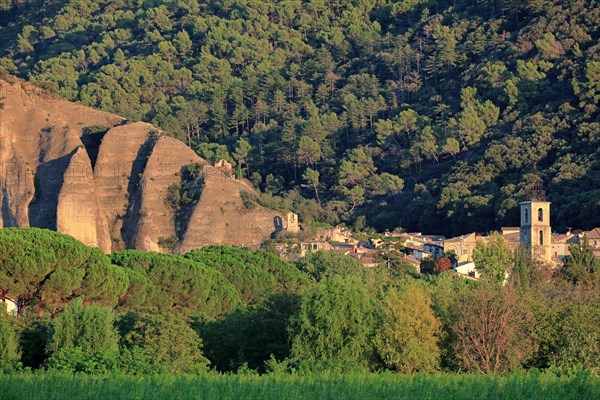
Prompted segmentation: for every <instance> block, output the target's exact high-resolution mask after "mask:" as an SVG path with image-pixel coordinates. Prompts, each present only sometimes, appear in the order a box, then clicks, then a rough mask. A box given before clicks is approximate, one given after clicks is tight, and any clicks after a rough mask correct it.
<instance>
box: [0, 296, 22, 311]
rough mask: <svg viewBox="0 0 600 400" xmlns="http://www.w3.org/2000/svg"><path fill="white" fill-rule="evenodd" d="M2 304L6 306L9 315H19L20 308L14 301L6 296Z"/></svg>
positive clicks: (2, 299)
mask: <svg viewBox="0 0 600 400" xmlns="http://www.w3.org/2000/svg"><path fill="white" fill-rule="evenodd" d="M0 303H1V304H2V306H4V309H5V310H6V313H7V314H8V315H17V311H18V307H17V303H16V302H15V301H14V300H13V299H11V298H10V297H8V296H6V295H5V296H2V298H0Z"/></svg>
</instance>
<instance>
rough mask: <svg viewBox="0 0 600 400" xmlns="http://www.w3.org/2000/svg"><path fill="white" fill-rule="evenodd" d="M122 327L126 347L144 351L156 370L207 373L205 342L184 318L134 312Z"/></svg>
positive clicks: (176, 315)
mask: <svg viewBox="0 0 600 400" xmlns="http://www.w3.org/2000/svg"><path fill="white" fill-rule="evenodd" d="M118 324H119V330H120V331H121V337H122V345H123V346H125V347H126V348H129V349H135V348H140V349H143V352H144V354H145V355H146V356H147V357H149V359H150V360H151V363H152V365H153V366H154V367H155V368H157V369H159V370H160V369H164V370H166V371H168V372H172V373H182V372H190V373H198V372H201V371H204V370H206V369H207V366H208V360H207V359H206V358H205V357H204V355H203V354H202V347H203V344H202V339H200V337H199V336H198V334H197V333H196V332H195V331H194V330H193V329H192V328H191V327H190V325H189V323H188V321H187V319H186V318H185V317H184V316H182V315H179V314H177V313H165V314H163V313H134V312H130V313H127V314H125V315H124V316H123V317H122V318H121V319H120V320H119V323H118Z"/></svg>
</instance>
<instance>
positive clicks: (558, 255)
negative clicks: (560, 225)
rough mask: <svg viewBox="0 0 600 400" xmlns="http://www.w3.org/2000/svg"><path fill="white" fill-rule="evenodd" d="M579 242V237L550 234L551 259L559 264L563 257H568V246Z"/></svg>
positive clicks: (565, 234)
mask: <svg viewBox="0 0 600 400" xmlns="http://www.w3.org/2000/svg"><path fill="white" fill-rule="evenodd" d="M577 242H579V236H577V235H575V234H573V233H571V232H567V233H564V234H563V233H553V234H552V258H553V259H555V260H558V261H560V262H562V261H564V259H565V257H567V256H570V255H571V252H570V251H569V246H570V245H572V244H575V243H577Z"/></svg>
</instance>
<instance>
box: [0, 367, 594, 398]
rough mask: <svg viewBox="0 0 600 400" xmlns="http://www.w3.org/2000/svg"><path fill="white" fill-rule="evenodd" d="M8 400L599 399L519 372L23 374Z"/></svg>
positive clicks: (571, 382)
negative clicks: (199, 374)
mask: <svg viewBox="0 0 600 400" xmlns="http://www.w3.org/2000/svg"><path fill="white" fill-rule="evenodd" d="M0 393H2V395H1V398H2V399H3V400H17V399H28V400H36V399H43V400H52V399H61V400H62V399H69V400H76V399H287V400H293V399H361V400H362V399H488V400H493V399H510V400H515V399H560V400H568V399H577V400H583V399H598V398H600V378H598V377H596V376H593V375H591V374H589V373H580V374H576V375H570V376H557V375H555V374H551V373H538V372H529V373H517V374H511V375H506V376H500V375H476V374H443V373H438V374H431V375H425V374H417V375H412V376H409V375H395V374H391V373H384V374H364V375H354V376H330V375H310V376H297V375H265V376H258V375H218V374H207V375H205V376H176V375H155V376H143V377H133V376H120V375H104V376H90V375H83V374H75V375H66V374H57V373H22V374H13V375H5V376H1V377H0Z"/></svg>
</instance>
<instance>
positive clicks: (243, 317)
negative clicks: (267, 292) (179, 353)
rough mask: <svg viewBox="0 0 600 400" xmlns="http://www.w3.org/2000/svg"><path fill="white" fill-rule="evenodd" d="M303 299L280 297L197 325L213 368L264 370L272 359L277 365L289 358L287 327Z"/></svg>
mask: <svg viewBox="0 0 600 400" xmlns="http://www.w3.org/2000/svg"><path fill="white" fill-rule="evenodd" d="M300 300H301V298H300V296H298V295H290V294H277V295H273V296H271V297H269V298H268V299H266V300H265V301H264V302H263V303H261V304H260V305H255V306H250V307H248V308H247V309H238V310H236V311H234V312H233V313H231V314H229V315H227V316H226V317H224V318H223V319H220V320H217V321H208V322H199V323H196V324H195V328H196V330H197V331H198V333H199V334H200V336H201V337H202V340H203V342H204V354H205V355H206V357H207V358H208V359H209V360H210V362H211V365H212V366H214V367H215V368H217V369H218V370H219V371H236V370H238V369H239V368H240V367H242V366H247V367H248V368H251V369H253V370H259V371H265V369H266V363H267V362H268V361H269V360H270V359H271V358H272V359H274V360H276V361H278V362H282V361H283V360H285V359H286V358H288V357H289V355H290V340H289V335H288V326H289V323H290V320H291V318H292V316H293V315H294V314H295V313H296V312H297V311H298V308H299V304H300Z"/></svg>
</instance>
